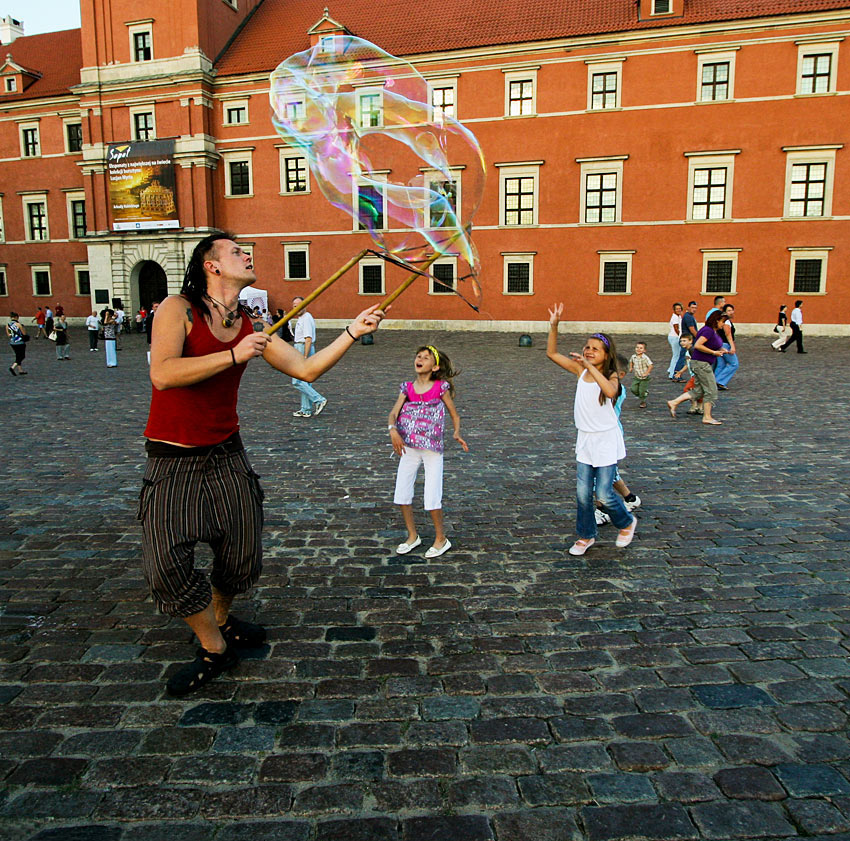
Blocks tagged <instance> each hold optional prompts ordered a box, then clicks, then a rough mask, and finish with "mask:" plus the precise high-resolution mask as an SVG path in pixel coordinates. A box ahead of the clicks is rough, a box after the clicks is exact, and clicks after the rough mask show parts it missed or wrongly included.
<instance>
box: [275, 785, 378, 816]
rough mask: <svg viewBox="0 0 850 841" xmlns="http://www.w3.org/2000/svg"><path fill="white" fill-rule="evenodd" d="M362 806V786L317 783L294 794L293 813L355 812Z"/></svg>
mask: <svg viewBox="0 0 850 841" xmlns="http://www.w3.org/2000/svg"><path fill="white" fill-rule="evenodd" d="M362 806H363V788H362V787H361V786H359V785H350V784H341V785H318V786H309V787H308V788H304V789H301V791H299V792H298V793H297V794H296V795H295V803H294V804H293V806H292V811H293V813H295V812H298V813H305V814H307V813H312V814H324V813H326V812H357V811H359V810H360V809H361V808H362Z"/></svg>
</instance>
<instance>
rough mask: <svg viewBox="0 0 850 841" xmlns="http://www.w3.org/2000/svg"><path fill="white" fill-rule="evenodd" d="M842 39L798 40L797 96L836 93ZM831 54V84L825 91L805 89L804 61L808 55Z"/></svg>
mask: <svg viewBox="0 0 850 841" xmlns="http://www.w3.org/2000/svg"><path fill="white" fill-rule="evenodd" d="M840 40H841V39H836V40H830V41H816V40H812V41H802V42H801V41H798V42H797V96H827V95H828V94H831V93H835V91H836V84H837V78H838V47H839V43H840ZM811 55H829V56H831V59H830V64H829V85H828V87H827V89H826V90H825V91H819V92H812V91H804V90H803V62H804V61H805V59H806V57H807V56H811Z"/></svg>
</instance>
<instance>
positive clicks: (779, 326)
mask: <svg viewBox="0 0 850 841" xmlns="http://www.w3.org/2000/svg"><path fill="white" fill-rule="evenodd" d="M787 309H788V307H787V306H786V305H785V304H783V305H782V306H781V307H780V308H779V315H778V316H776V327H774V328H773V332H774V333H778V334H779V335H778V336H777V337H776V341H775V342H771V345H770V346H771V347H772V348H773V349H774V350H779V346H780V345H781V344H782V343H783V342H784V341H785V340H786V339H787V338H788V336H789V335H790V334H791V330H790V329H789V328H788V313H787V312H785V310H787Z"/></svg>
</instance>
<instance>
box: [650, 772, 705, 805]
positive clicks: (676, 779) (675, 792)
mask: <svg viewBox="0 0 850 841" xmlns="http://www.w3.org/2000/svg"><path fill="white" fill-rule="evenodd" d="M652 783H653V785H654V786H655V789H656V791H657V792H658V794H659V795H660V797H661V799H662V800H672V801H674V802H677V803H702V802H704V801H707V800H716V799H717V798H719V797H720V792H719V791H718V789H717V786H716V785H715V784H714V781H713V780H712V779H711V777H709V776H707V775H705V774H699V773H696V772H694V771H667V772H664V773H660V774H654V775H653V776H652Z"/></svg>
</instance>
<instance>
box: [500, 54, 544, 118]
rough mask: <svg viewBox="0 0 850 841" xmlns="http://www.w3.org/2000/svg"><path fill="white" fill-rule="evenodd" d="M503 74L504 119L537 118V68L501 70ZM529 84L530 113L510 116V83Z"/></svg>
mask: <svg viewBox="0 0 850 841" xmlns="http://www.w3.org/2000/svg"><path fill="white" fill-rule="evenodd" d="M502 73H504V74H505V119H506V120H518V119H523V118H526V119H527V118H528V117H536V116H537V67H529V68H527V69H523V70H520V69H512V70H503V71H502ZM512 82H531V112H530V113H528V114H511V83H512Z"/></svg>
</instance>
